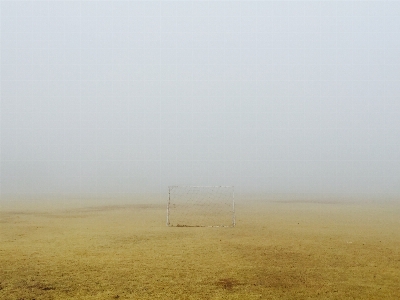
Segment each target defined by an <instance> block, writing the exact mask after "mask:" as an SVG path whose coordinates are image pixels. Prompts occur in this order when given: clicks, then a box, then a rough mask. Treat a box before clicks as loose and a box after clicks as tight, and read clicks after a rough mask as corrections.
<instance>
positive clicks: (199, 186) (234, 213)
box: [166, 185, 236, 227]
mask: <svg viewBox="0 0 400 300" xmlns="http://www.w3.org/2000/svg"><path fill="white" fill-rule="evenodd" d="M173 188H206V189H207V188H231V189H232V223H231V224H230V225H224V226H220V225H196V226H193V225H177V226H174V225H171V223H170V206H171V189H173ZM166 225H167V226H168V227H235V226H236V209H235V187H234V186H233V185H216V186H212V185H170V186H168V202H167V221H166Z"/></svg>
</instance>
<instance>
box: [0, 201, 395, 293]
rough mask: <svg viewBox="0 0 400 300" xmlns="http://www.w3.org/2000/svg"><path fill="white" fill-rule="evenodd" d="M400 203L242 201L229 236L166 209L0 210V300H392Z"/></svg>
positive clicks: (6, 207)
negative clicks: (168, 218)
mask: <svg viewBox="0 0 400 300" xmlns="http://www.w3.org/2000/svg"><path fill="white" fill-rule="evenodd" d="M399 298H400V204H396V203H393V202H392V203H385V204H382V203H380V204H379V203H375V204H374V203H361V202H360V203H354V202H353V203H343V202H342V203H340V202H326V203H319V202H317V201H316V202H290V201H287V202H284V201H280V202H272V201H269V202H251V203H250V202H249V203H247V204H246V203H245V201H244V200H243V201H241V202H240V203H239V204H237V227H236V228H185V227H179V228H178V227H173V228H169V227H166V226H165V205H164V203H163V204H132V203H131V204H124V205H115V204H113V205H107V204H98V205H90V206H85V205H80V206H76V207H73V206H70V207H65V206H60V207H56V206H52V207H45V206H40V207H38V206H36V208H34V209H33V208H32V205H31V207H29V206H23V205H22V206H21V205H20V206H18V207H17V206H12V205H3V206H1V207H0V299H399Z"/></svg>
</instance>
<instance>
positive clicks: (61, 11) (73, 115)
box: [0, 1, 400, 199]
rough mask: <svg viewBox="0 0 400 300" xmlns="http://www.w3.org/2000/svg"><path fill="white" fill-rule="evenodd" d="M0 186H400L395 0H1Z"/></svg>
mask: <svg viewBox="0 0 400 300" xmlns="http://www.w3.org/2000/svg"><path fill="white" fill-rule="evenodd" d="M0 5H1V6H0V7H1V15H0V16H1V197H2V198H3V199H4V198H7V197H16V196H22V197H25V196H26V197H27V196H32V195H39V196H46V195H47V196H64V197H67V196H73V195H81V196H83V195H85V196H90V195H92V196H99V195H100V196H101V195H111V196H115V197H118V196H129V195H131V194H135V193H149V192H156V193H159V192H160V193H167V191H168V188H167V187H168V186H169V185H213V186H214V185H216V186H218V185H234V186H235V191H236V192H238V193H239V194H240V193H243V194H244V193H250V192H251V193H265V194H269V195H275V196H282V195H283V196H285V197H296V196H299V195H300V196H306V197H307V195H314V196H317V197H325V196H327V195H329V196H332V197H336V196H337V197H339V196H340V197H342V196H349V197H353V196H354V197H358V196H360V197H372V196H377V197H383V198H384V197H389V196H390V197H393V196H394V197H397V196H399V195H400V184H399V182H400V98H399V96H400V54H399V53H400V51H399V50H400V1H261V2H255V1H198V2H191V1H176V2H172V1H156V2H150V1H144V2H140V1H1V2H0Z"/></svg>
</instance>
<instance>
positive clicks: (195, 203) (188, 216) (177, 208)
mask: <svg viewBox="0 0 400 300" xmlns="http://www.w3.org/2000/svg"><path fill="white" fill-rule="evenodd" d="M235 225H236V217H235V196H234V187H233V186H169V187H168V204H167V226H171V227H235Z"/></svg>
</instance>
